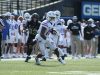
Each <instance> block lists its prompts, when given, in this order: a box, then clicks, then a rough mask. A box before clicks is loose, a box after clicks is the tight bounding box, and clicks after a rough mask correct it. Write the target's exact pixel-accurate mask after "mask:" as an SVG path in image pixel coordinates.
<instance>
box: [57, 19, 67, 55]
mask: <svg viewBox="0 0 100 75" xmlns="http://www.w3.org/2000/svg"><path fill="white" fill-rule="evenodd" d="M59 31H60V38H59V44H58V47H60V48H61V49H62V51H63V53H64V56H67V36H66V26H65V21H64V19H61V26H60V28H59Z"/></svg>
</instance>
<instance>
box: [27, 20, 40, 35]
mask: <svg viewBox="0 0 100 75" xmlns="http://www.w3.org/2000/svg"><path fill="white" fill-rule="evenodd" d="M40 23H41V22H40V21H36V22H34V21H29V22H27V26H28V29H29V35H33V36H34V35H36V34H37V30H38V29H39V26H40Z"/></svg>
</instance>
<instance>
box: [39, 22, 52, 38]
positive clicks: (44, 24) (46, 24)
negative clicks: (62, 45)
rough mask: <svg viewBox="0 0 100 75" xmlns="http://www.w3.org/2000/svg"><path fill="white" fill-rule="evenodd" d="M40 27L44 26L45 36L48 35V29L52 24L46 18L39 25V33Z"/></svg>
mask: <svg viewBox="0 0 100 75" xmlns="http://www.w3.org/2000/svg"><path fill="white" fill-rule="evenodd" d="M42 27H45V28H46V32H45V36H47V35H49V33H50V30H51V29H52V28H53V24H52V23H51V22H49V21H47V20H44V21H43V22H42V23H41V25H40V27H39V30H38V34H40V33H41V30H42Z"/></svg>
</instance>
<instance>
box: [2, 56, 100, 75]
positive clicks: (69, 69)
mask: <svg viewBox="0 0 100 75" xmlns="http://www.w3.org/2000/svg"><path fill="white" fill-rule="evenodd" d="M66 62H67V63H66V64H65V65H62V64H60V63H59V62H58V61H56V60H53V61H47V62H42V64H41V65H40V66H37V65H35V62H34V61H32V60H31V61H30V62H29V63H25V62H24V61H0V75H100V58H95V59H80V60H72V59H71V60H66Z"/></svg>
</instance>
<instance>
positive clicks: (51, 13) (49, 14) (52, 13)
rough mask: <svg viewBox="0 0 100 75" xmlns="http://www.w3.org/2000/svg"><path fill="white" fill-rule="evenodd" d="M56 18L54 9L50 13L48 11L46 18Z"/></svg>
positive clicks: (53, 19) (49, 19) (52, 19)
mask: <svg viewBox="0 0 100 75" xmlns="http://www.w3.org/2000/svg"><path fill="white" fill-rule="evenodd" d="M55 18H56V15H55V13H54V12H53V11H49V12H48V13H47V15H46V19H47V20H48V21H51V22H52V21H55Z"/></svg>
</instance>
